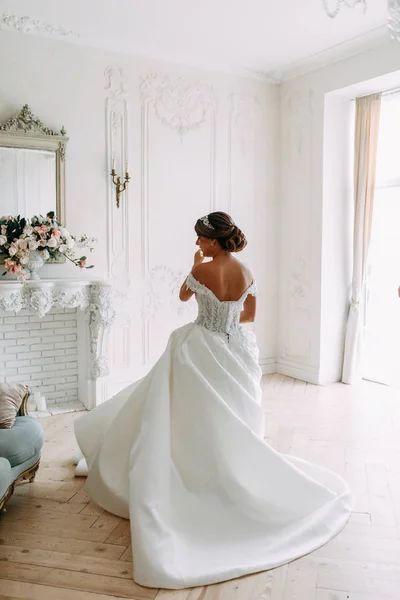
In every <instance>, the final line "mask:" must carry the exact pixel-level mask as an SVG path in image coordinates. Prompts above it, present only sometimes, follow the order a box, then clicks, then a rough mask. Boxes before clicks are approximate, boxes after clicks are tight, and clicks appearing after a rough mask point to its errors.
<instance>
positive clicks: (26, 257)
mask: <svg viewBox="0 0 400 600" xmlns="http://www.w3.org/2000/svg"><path fill="white" fill-rule="evenodd" d="M19 262H20V263H21V265H27V264H28V262H29V256H23V257H22V258H20V259H19Z"/></svg>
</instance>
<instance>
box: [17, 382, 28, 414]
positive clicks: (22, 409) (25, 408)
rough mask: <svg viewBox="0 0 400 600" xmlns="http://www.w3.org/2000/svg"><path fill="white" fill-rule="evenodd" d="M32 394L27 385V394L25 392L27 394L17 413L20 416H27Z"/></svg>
mask: <svg viewBox="0 0 400 600" xmlns="http://www.w3.org/2000/svg"><path fill="white" fill-rule="evenodd" d="M30 395H31V393H30V391H29V388H28V386H27V387H26V394H25V396H24V398H23V400H22V403H21V406H20V408H19V411H18V414H17V416H18V417H26V416H27V414H28V400H29V397H30Z"/></svg>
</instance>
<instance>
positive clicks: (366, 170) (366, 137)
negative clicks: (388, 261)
mask: <svg viewBox="0 0 400 600" xmlns="http://www.w3.org/2000/svg"><path fill="white" fill-rule="evenodd" d="M380 109H381V94H372V95H371V96H365V97H363V98H357V100H356V126H355V138H354V238H353V280H352V296H351V304H350V312H349V318H348V323H347V331H346V340H345V348H344V361H343V373H342V381H343V383H349V384H351V383H355V382H356V381H358V380H359V379H361V372H360V364H361V349H362V336H363V314H364V310H365V306H364V303H365V299H364V293H363V292H364V286H365V275H366V267H367V256H368V248H369V242H370V237H371V224H372V214H373V206H374V192H375V173H376V158H377V150H378V133H379V117H380Z"/></svg>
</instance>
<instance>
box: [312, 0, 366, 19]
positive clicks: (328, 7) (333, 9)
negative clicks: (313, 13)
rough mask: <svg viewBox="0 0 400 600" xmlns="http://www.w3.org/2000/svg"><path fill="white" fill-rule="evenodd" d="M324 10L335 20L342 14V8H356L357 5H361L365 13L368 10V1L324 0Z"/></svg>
mask: <svg viewBox="0 0 400 600" xmlns="http://www.w3.org/2000/svg"><path fill="white" fill-rule="evenodd" d="M322 4H323V5H324V9H325V12H326V14H327V15H328V17H330V18H331V19H334V18H335V17H337V16H338V14H339V13H340V9H341V8H342V6H346V7H347V8H355V7H356V6H357V4H361V5H362V6H363V7H364V12H365V11H366V10H367V0H335V2H332V0H331V2H329V0H322Z"/></svg>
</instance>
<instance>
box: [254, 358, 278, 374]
mask: <svg viewBox="0 0 400 600" xmlns="http://www.w3.org/2000/svg"><path fill="white" fill-rule="evenodd" d="M258 364H259V365H260V367H261V371H262V374H263V375H272V374H273V373H276V358H261V359H260V361H259V363H258Z"/></svg>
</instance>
